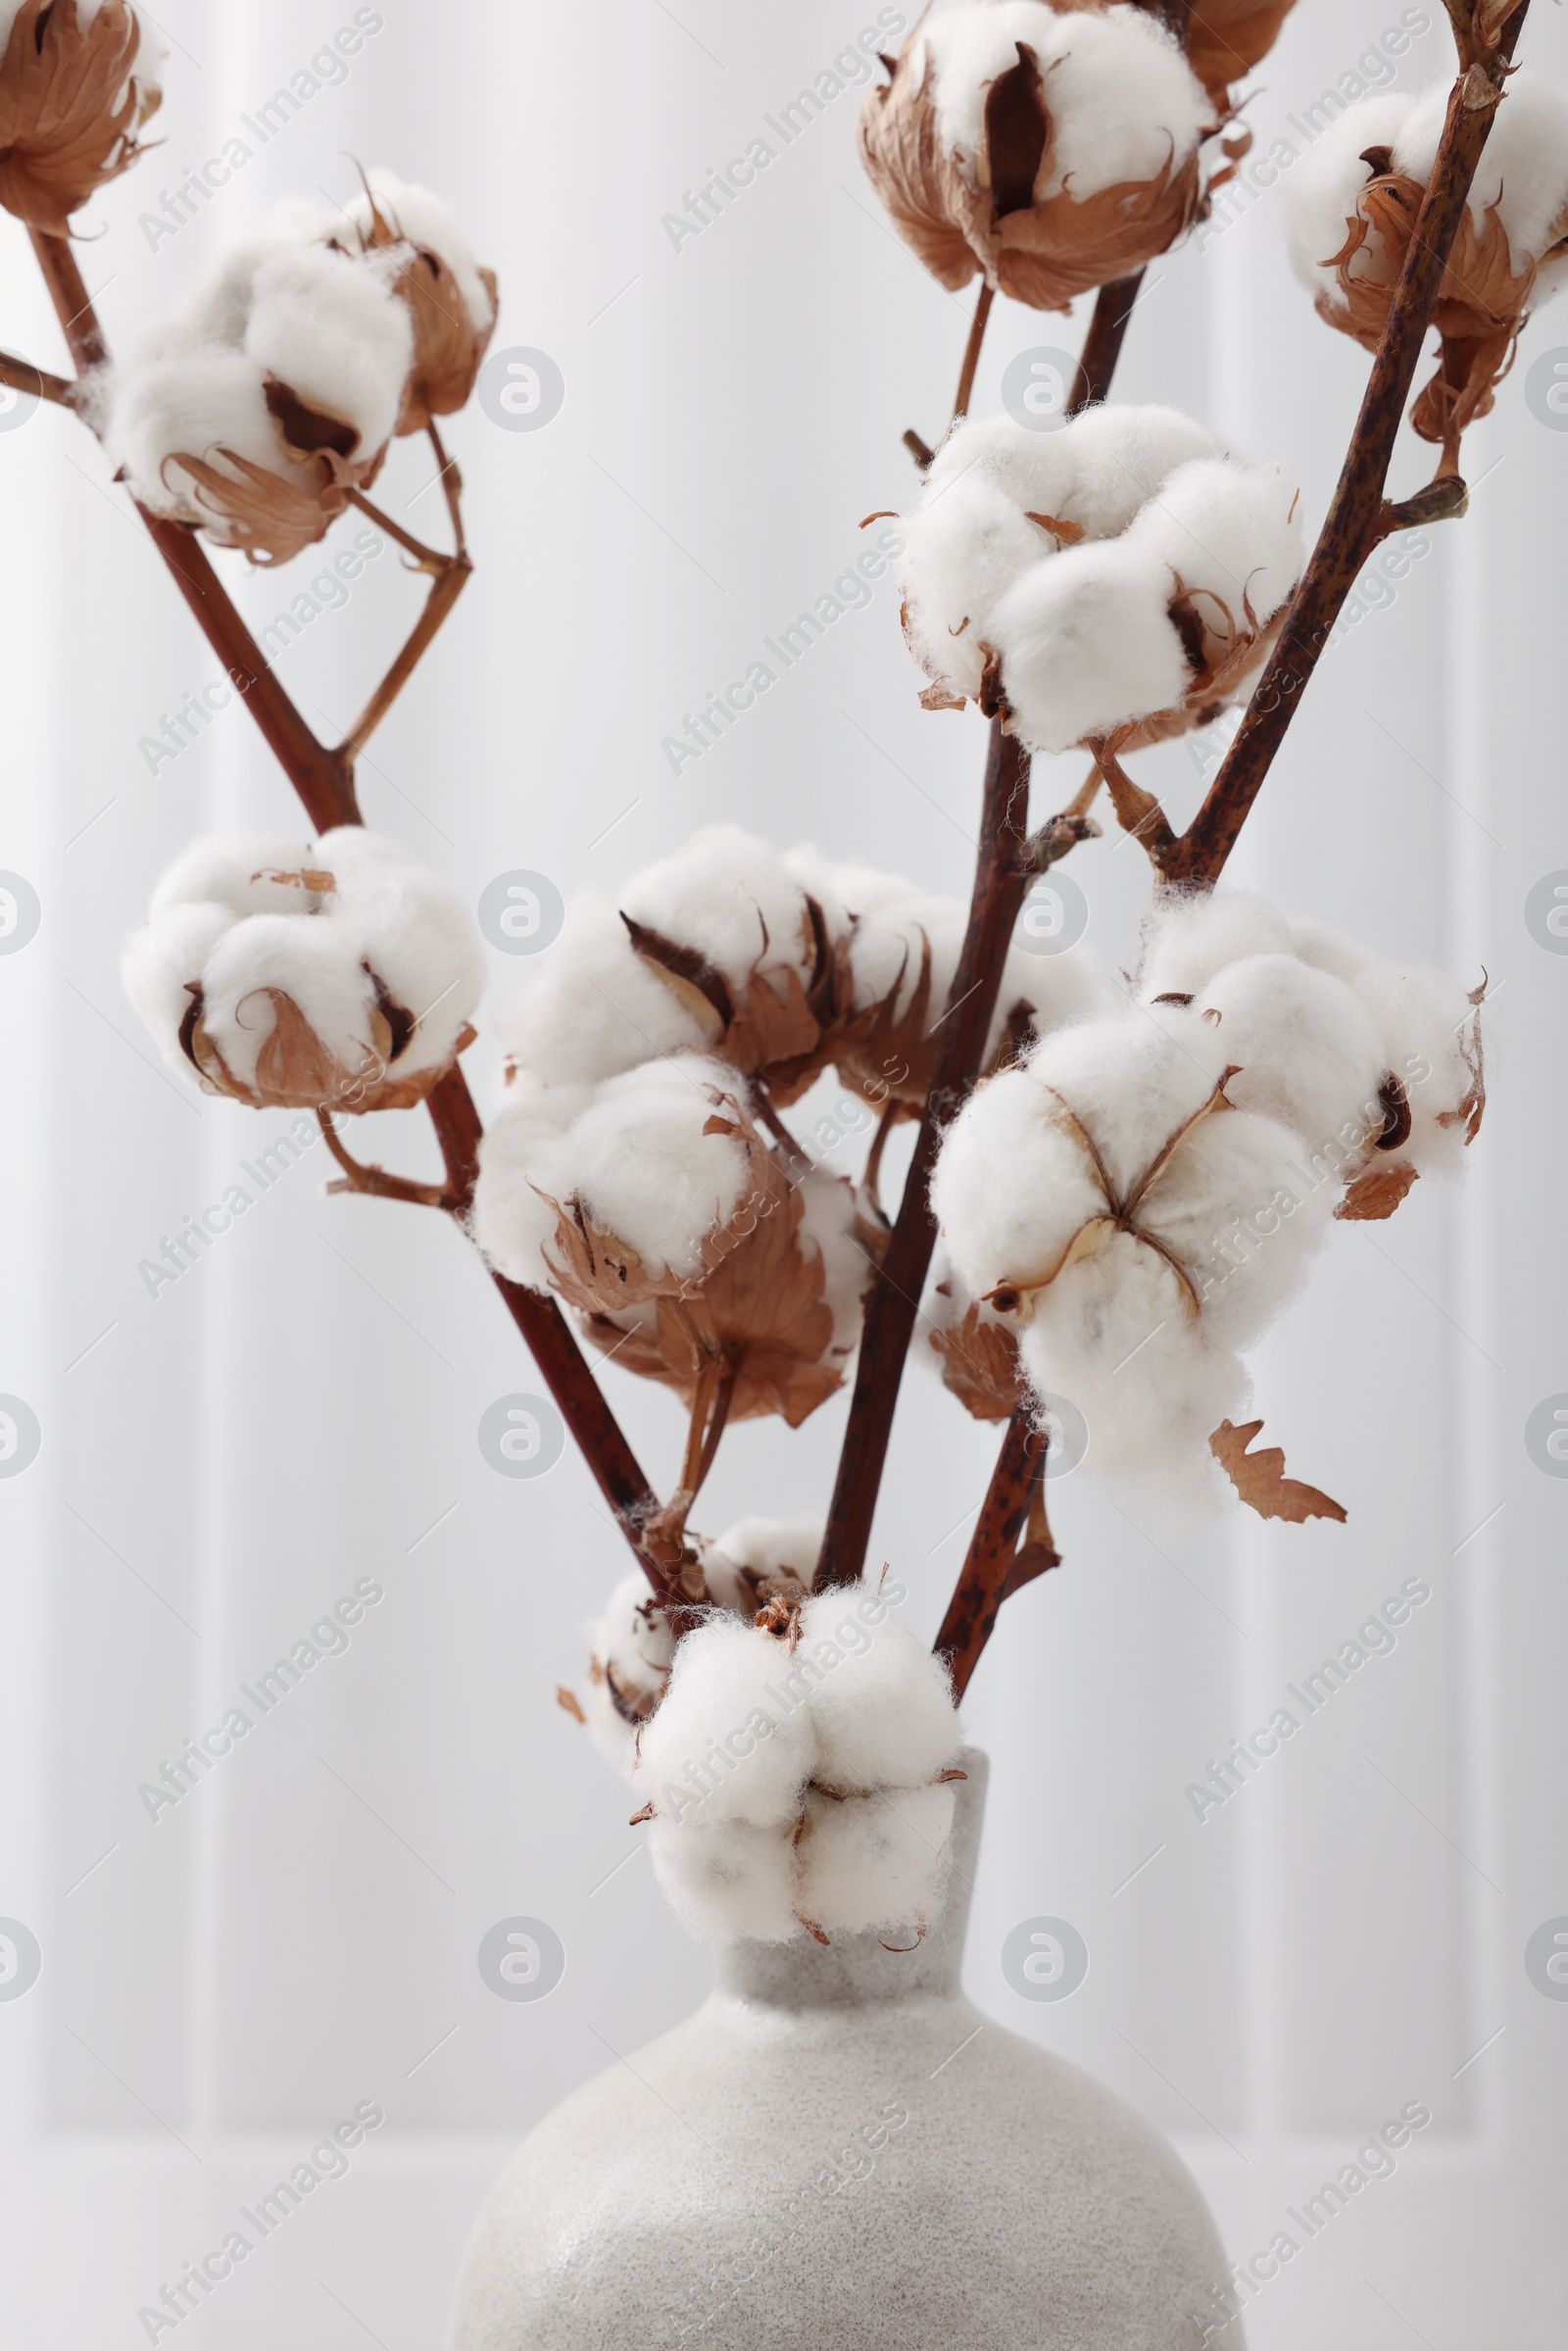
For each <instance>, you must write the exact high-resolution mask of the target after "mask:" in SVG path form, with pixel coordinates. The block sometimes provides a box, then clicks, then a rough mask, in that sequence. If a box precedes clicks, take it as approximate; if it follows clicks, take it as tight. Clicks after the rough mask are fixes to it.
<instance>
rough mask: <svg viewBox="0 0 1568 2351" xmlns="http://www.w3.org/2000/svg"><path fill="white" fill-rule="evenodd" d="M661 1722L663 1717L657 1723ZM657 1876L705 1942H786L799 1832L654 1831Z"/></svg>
mask: <svg viewBox="0 0 1568 2351" xmlns="http://www.w3.org/2000/svg"><path fill="white" fill-rule="evenodd" d="M656 1720H657V1717H656ZM647 1834H648V1837H649V1839H650V1843H651V1846H652V1851H653V1861H654V1871H655V1875H656V1876H657V1877H658V1879H659V1883H660V1885H661V1886H662V1888H663V1891H664V1895H665V1898H666V1899H667V1901H668V1902H669V1905H670V1907H671V1909H672V1910H673V1911H674V1912H675V1915H676V1917H677V1918H678V1919H679V1920H680V1921H681V1924H682V1925H683V1926H684V1927H686V1928H687V1929H689V1931H690V1932H691V1933H692V1934H693V1935H697V1936H698V1937H699V1938H700V1939H701V1940H702V1941H704V1942H711V1943H730V1942H737V1941H739V1940H740V1939H741V1938H742V1937H743V1936H745V1937H748V1938H750V1939H751V1940H753V1941H755V1942H771V1943H777V1942H788V1941H789V1939H790V1938H791V1936H792V1935H799V1934H800V1933H801V1925H800V1921H799V1920H798V1919H797V1917H796V1915H795V1901H796V1890H795V1833H794V1830H793V1828H791V1827H786V1828H771V1829H755V1828H751V1827H748V1826H747V1825H746V1824H745V1823H743V1822H738V1821H721V1822H718V1823H715V1824H714V1825H713V1826H712V1827H707V1826H703V1827H698V1826H696V1825H694V1824H692V1823H689V1822H685V1821H682V1822H680V1823H678V1824H676V1823H672V1822H668V1821H665V1820H662V1819H655V1820H653V1821H651V1822H650V1823H649V1825H648V1832H647Z"/></svg>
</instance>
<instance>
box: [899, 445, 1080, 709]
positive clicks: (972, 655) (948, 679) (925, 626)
mask: <svg viewBox="0 0 1568 2351" xmlns="http://www.w3.org/2000/svg"><path fill="white" fill-rule="evenodd" d="M1058 437H1059V436H1058ZM1042 511H1044V510H1042ZM904 530H905V536H906V538H907V542H908V551H907V558H906V570H907V579H908V581H909V583H910V592H909V595H908V598H907V630H908V638H909V646H910V650H911V652H912V653H913V654H914V656H915V659H916V660H917V661H919V662H920V663H921V665H922V667H923V668H924V669H925V670H926V672H927V674H928V675H929V676H931V677H933V678H935V679H937V680H938V681H939V682H940V683H941V684H942V685H944V686H946V688H947V689H948V691H949V693H951V694H958V695H963V696H965V697H966V698H967V699H969V700H970V701H977V700H978V699H979V695H980V684H981V675H982V672H983V670H984V668H985V662H986V654H987V649H988V648H990V647H992V646H994V643H995V637H994V630H993V619H994V615H995V613H996V611H997V608H998V606H999V605H1000V604H1001V603H1002V601H1003V599H1004V598H1005V596H1006V594H1007V592H1008V590H1009V589H1010V588H1012V587H1013V586H1014V585H1015V584H1016V582H1017V581H1018V580H1020V579H1022V578H1023V577H1025V576H1026V575H1027V574H1028V573H1029V572H1030V571H1031V570H1032V568H1033V566H1034V565H1035V564H1036V563H1038V562H1039V561H1040V559H1041V558H1042V556H1044V555H1045V554H1047V553H1048V552H1050V551H1051V550H1052V549H1053V547H1054V541H1053V540H1052V539H1051V538H1050V537H1049V536H1048V535H1047V533H1046V532H1045V531H1044V530H1043V529H1042V528H1041V527H1040V525H1039V524H1038V523H1034V522H1031V521H1029V520H1028V519H1027V517H1026V515H1025V514H1024V513H1023V511H1022V510H1021V509H1020V508H1019V507H1016V506H1014V505H1012V504H1010V503H1009V501H1008V500H1007V499H1006V498H1005V497H1004V495H1003V493H1002V492H1001V491H1000V490H998V489H997V488H996V487H995V486H994V485H993V484H992V483H991V482H989V481H986V480H983V479H980V478H977V477H975V476H972V475H971V476H967V477H965V478H964V479H963V480H961V481H958V482H956V483H955V484H954V486H953V487H952V488H951V489H950V490H949V491H948V492H947V493H946V495H945V496H943V497H942V498H940V499H932V498H929V497H928V498H927V499H926V501H925V502H924V504H923V505H922V507H921V509H920V511H919V513H918V514H912V515H911V516H909V518H908V519H907V521H906V523H905V525H904Z"/></svg>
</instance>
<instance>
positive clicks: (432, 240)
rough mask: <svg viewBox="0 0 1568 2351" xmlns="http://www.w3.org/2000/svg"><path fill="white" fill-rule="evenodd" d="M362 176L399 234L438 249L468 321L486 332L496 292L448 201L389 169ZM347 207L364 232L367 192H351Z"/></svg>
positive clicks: (368, 220) (368, 218)
mask: <svg viewBox="0 0 1568 2351" xmlns="http://www.w3.org/2000/svg"><path fill="white" fill-rule="evenodd" d="M366 177H367V178H368V182H369V189H370V196H371V197H373V199H374V201H375V204H376V206H377V207H378V209H379V210H380V211H381V212H382V213H383V214H384V215H385V216H386V217H387V218H388V219H389V220H390V221H391V222H392V225H393V226H394V228H395V229H396V230H397V233H398V234H399V236H401V237H403V238H405V239H406V240H407V241H408V243H409V244H411V245H415V246H417V247H418V248H419V249H420V250H421V251H423V252H427V253H434V254H438V255H439V256H440V258H441V260H442V261H444V262H445V264H446V266H447V268H448V269H450V270H451V272H452V274H453V276H454V277H455V278H456V280H457V283H458V289H459V291H460V293H461V294H462V296H463V305H464V308H465V310H466V312H467V314H468V319H469V322H470V324H471V325H472V326H473V327H474V328H475V329H476V330H477V331H478V332H480V333H484V332H487V331H488V330H489V327H490V325H491V323H492V321H493V320H494V318H495V315H496V305H495V297H494V295H493V294H492V292H491V290H490V288H489V287H488V286H487V285H486V284H485V282H484V278H483V275H482V274H481V272H480V269H479V264H478V260H477V258H476V256H475V254H474V251H473V248H472V246H471V245H470V244H469V243H468V241H467V239H466V237H465V236H464V234H463V231H462V230H461V229H460V228H459V226H458V223H457V221H456V220H455V219H454V218H453V216H452V213H451V212H450V210H449V209H448V207H447V206H446V205H445V204H443V203H442V201H441V199H440V197H439V196H435V195H432V194H431V192H430V190H429V189H428V188H426V187H420V186H419V185H418V184H417V182H411V181H408V180H404V179H399V178H398V176H397V174H396V173H395V172H393V171H381V170H379V169H377V170H372V171H368V173H367V174H366ZM347 210H348V215H349V218H350V220H352V221H353V222H354V225H355V227H356V228H358V229H359V230H360V231H361V232H362V234H365V235H368V233H369V231H370V229H371V226H372V222H371V208H370V204H369V202H368V200H367V198H366V197H365V196H364V195H360V196H356V197H355V198H354V199H353V200H352V202H351V203H350V204H349V206H348V208H347Z"/></svg>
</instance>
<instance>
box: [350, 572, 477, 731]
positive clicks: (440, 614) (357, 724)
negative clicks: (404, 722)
mask: <svg viewBox="0 0 1568 2351" xmlns="http://www.w3.org/2000/svg"><path fill="white" fill-rule="evenodd" d="M472 570H473V565H472V564H471V563H470V562H469V561H468V558H467V557H466V555H460V556H458V557H456V558H454V559H452V560H451V561H449V562H448V563H447V567H446V569H445V570H444V571H443V572H442V573H441V575H440V577H439V578H438V579H437V580H436V581H435V582H434V584H433V586H432V587H431V590H430V593H429V595H428V596H427V597H426V599H425V605H424V610H423V612H421V613H420V614H419V617H418V619H417V621H416V622H415V624H414V627H413V628H412V629H411V630H410V632H409V636H408V640H407V642H406V643H405V645H404V647H403V650H402V652H401V653H400V654H399V655H398V657H397V659H396V661H394V662H393V663H392V666H391V667H390V669H388V671H387V673H386V675H385V677H383V678H382V680H381V683H380V684H379V685H378V686H377V687H376V689H375V692H374V693H373V694H372V695H371V696H370V699H369V701H368V703H367V704H366V706H365V708H364V710H362V711H361V712H360V715H359V716H358V718H356V720H355V721H354V724H353V725H352V726H351V727H350V728H349V731H348V733H347V734H346V735H345V736H344V738H343V740H342V742H341V743H340V744H339V745H338V757H339V759H351V760H352V759H357V758H358V757H359V755H360V753H361V752H362V751H363V750H364V749H365V746H366V745H367V743H368V741H369V740H370V737H371V736H372V735H373V734H374V732H375V730H376V728H377V727H378V726H379V725H380V723H381V721H382V719H383V718H384V717H385V716H386V714H387V712H388V710H390V709H391V708H392V705H393V704H394V703H395V702H396V700H397V698H398V696H399V695H400V694H401V693H402V691H403V689H404V687H405V686H406V685H407V684H408V682H409V680H410V678H411V677H412V676H413V675H414V672H415V670H416V669H417V667H418V665H419V663H420V661H423V659H424V657H425V655H426V653H427V652H428V651H429V649H430V643H431V640H432V638H433V637H434V636H435V635H436V632H437V631H438V630H439V628H440V627H441V624H442V622H443V621H444V620H445V619H446V616H447V614H448V613H449V612H451V610H452V608H453V606H454V605H455V604H456V603H457V601H458V598H459V597H460V596H461V595H462V594H463V591H464V589H465V588H466V586H467V584H468V580H469V576H470V574H471V573H472Z"/></svg>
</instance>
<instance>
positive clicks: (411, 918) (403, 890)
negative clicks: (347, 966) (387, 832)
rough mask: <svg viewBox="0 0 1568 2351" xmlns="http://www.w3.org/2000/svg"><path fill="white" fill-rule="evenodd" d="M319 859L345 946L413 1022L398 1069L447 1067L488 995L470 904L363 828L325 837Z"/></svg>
mask: <svg viewBox="0 0 1568 2351" xmlns="http://www.w3.org/2000/svg"><path fill="white" fill-rule="evenodd" d="M319 857H320V858H321V861H322V863H323V864H324V865H325V866H326V867H327V868H328V870H330V871H331V873H332V874H333V876H334V878H335V879H336V882H337V885H338V899H339V903H340V906H341V914H340V917H339V919H340V922H341V925H342V928H343V930H344V933H345V944H346V945H347V946H348V948H349V950H350V952H357V954H358V956H359V959H360V960H361V961H362V962H363V963H367V964H368V966H369V968H370V970H371V971H372V972H373V973H374V974H375V977H376V978H377V979H378V980H379V981H380V982H381V984H382V986H383V987H384V989H385V990H386V992H387V994H388V995H389V996H390V997H391V999H392V1001H393V1002H394V1004H400V1005H402V1006H403V1008H404V1010H405V1011H407V1012H410V1013H412V1014H413V1016H414V1020H415V1029H414V1034H413V1036H412V1037H411V1038H410V1039H409V1041H408V1043H407V1045H406V1046H405V1047H404V1048H403V1051H402V1053H401V1054H400V1056H399V1062H400V1067H401V1068H402V1070H403V1071H404V1072H405V1073H406V1074H407V1073H410V1072H412V1071H414V1070H419V1069H427V1068H431V1067H436V1068H441V1067H444V1066H445V1065H446V1063H447V1062H448V1061H449V1060H450V1059H451V1057H452V1053H453V1049H454V1046H455V1045H456V1042H457V1039H458V1036H459V1034H460V1033H461V1031H462V1029H463V1028H464V1026H465V1024H466V1021H467V1018H468V1015H469V1014H470V1013H471V1012H472V1011H473V1010H474V1008H475V1007H476V1005H477V1004H478V1002H479V999H480V997H481V996H482V995H483V994H484V983H485V959H484V948H483V944H482V942H481V940H480V937H479V933H478V929H477V926H476V925H475V923H474V920H473V916H472V914H471V913H470V912H469V909H468V906H467V905H466V902H465V900H464V899H463V898H462V897H460V895H459V893H458V892H457V891H456V890H454V889H453V888H452V887H451V886H450V884H448V883H446V882H444V881H442V880H441V879H440V877H439V876H438V875H436V874H433V873H431V872H429V871H427V870H426V868H425V867H423V866H422V865H417V864H416V863H415V862H414V860H413V859H412V858H409V857H405V856H403V855H402V853H401V852H400V851H398V850H397V848H396V846H395V845H394V844H392V843H391V842H389V841H387V840H386V839H385V838H384V837H383V836H381V835H378V834H374V833H368V832H367V831H366V830H365V828H364V827H363V826H360V825H343V826H341V827H339V829H338V830H337V831H335V832H330V833H325V834H323V835H322V837H321V841H320V844H319Z"/></svg>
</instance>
